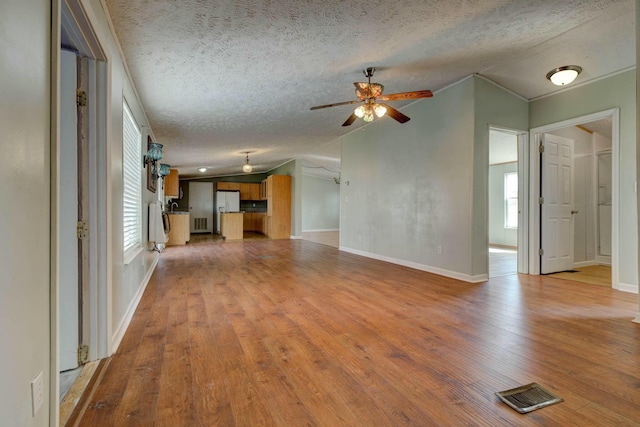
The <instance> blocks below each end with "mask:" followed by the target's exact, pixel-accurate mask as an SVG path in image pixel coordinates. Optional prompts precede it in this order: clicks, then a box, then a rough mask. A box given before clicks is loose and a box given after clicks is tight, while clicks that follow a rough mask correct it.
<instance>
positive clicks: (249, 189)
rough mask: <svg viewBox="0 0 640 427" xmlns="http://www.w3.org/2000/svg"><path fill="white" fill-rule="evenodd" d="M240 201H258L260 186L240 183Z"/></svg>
mask: <svg viewBox="0 0 640 427" xmlns="http://www.w3.org/2000/svg"><path fill="white" fill-rule="evenodd" d="M240 200H260V184H257V183H249V182H242V183H240Z"/></svg>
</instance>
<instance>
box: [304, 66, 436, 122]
mask: <svg viewBox="0 0 640 427" xmlns="http://www.w3.org/2000/svg"><path fill="white" fill-rule="evenodd" d="M375 71H376V69H375V68H373V67H369V68H367V69H366V70H363V71H362V72H363V73H364V75H365V76H366V77H367V81H366V82H354V83H353V84H354V86H355V87H356V96H357V97H358V99H354V100H353V101H345V102H337V103H335V104H327V105H318V106H315V107H311V110H319V109H321V108H329V107H336V106H338V105H347V104H359V103H361V102H362V103H363V105H361V106H359V107H357V108H356V109H355V110H354V111H353V113H351V115H350V116H349V118H348V119H347V120H346V121H345V122H344V123H343V124H342V126H350V125H351V124H352V123H353V122H354V121H355V120H356V119H357V118H362V119H363V120H364V121H365V122H367V123H369V122H371V121H372V120H373V119H374V116H376V117H383V116H384V115H385V114H386V115H388V116H389V117H391V118H392V119H394V120H396V121H398V122H400V123H406V122H408V121H409V120H411V119H410V118H409V117H408V116H406V115H404V114H402V113H401V112H400V111H398V110H396V109H395V108H393V107H391V106H390V105H388V104H384V103H382V102H378V101H403V100H406V99H418V98H431V97H432V96H433V93H432V92H431V91H430V90H417V91H414V92H402V93H392V94H390V95H383V94H382V91H383V90H384V86H382V85H381V84H380V83H371V77H373V73H374V72H375Z"/></svg>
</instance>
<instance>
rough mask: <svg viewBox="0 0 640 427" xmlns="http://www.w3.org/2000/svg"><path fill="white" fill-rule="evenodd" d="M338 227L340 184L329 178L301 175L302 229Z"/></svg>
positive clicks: (316, 229)
mask: <svg viewBox="0 0 640 427" xmlns="http://www.w3.org/2000/svg"><path fill="white" fill-rule="evenodd" d="M339 227H340V186H339V185H337V184H336V183H335V181H334V180H333V179H330V178H319V177H316V176H311V175H302V231H327V230H338V229H339Z"/></svg>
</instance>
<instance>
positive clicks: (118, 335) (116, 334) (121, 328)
mask: <svg viewBox="0 0 640 427" xmlns="http://www.w3.org/2000/svg"><path fill="white" fill-rule="evenodd" d="M159 260H160V254H156V256H155V258H154V259H153V262H152V263H151V267H150V268H149V269H148V270H147V274H146V275H145V276H144V279H143V281H142V284H141V285H140V288H138V292H136V295H135V296H134V297H133V299H132V300H131V303H130V304H129V307H127V311H126V312H125V314H124V316H123V317H122V320H121V321H120V324H119V325H118V327H117V328H116V329H115V331H113V336H112V338H111V354H114V353H115V352H116V351H117V350H118V346H119V345H120V343H121V342H122V338H124V333H125V332H126V331H127V328H128V327H129V323H131V319H133V315H134V313H135V312H136V308H138V304H139V303H140V300H141V299H142V295H143V294H144V291H145V289H147V285H148V284H149V281H150V280H151V276H152V275H153V272H154V271H155V269H156V265H158V261H159Z"/></svg>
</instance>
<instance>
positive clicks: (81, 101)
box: [76, 89, 87, 107]
mask: <svg viewBox="0 0 640 427" xmlns="http://www.w3.org/2000/svg"><path fill="white" fill-rule="evenodd" d="M76 105H77V106H78V107H84V106H85V105H87V92H85V91H83V90H82V89H78V90H77V91H76Z"/></svg>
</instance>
